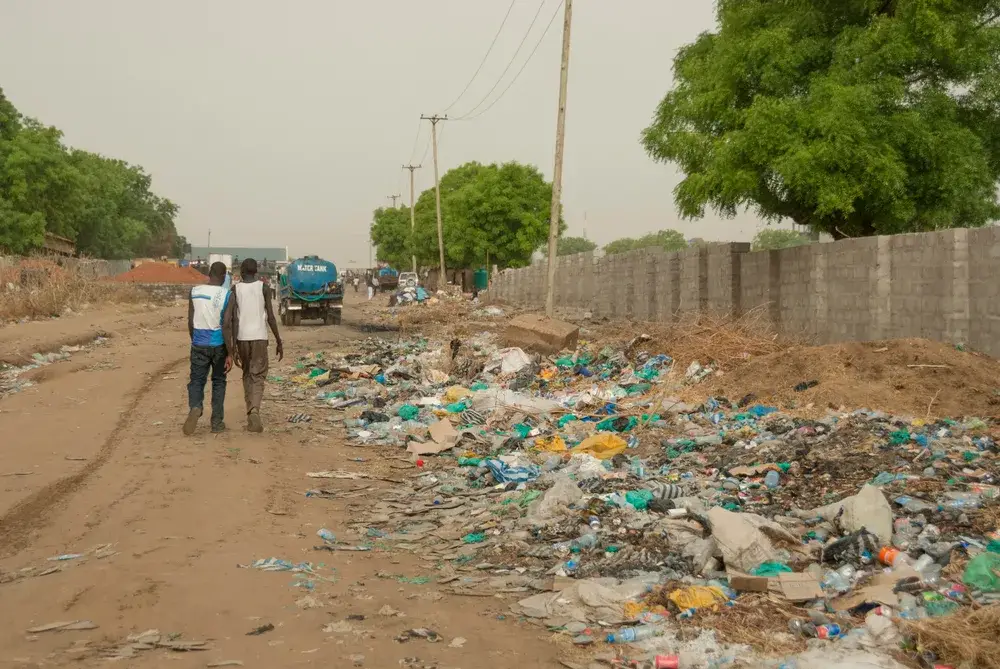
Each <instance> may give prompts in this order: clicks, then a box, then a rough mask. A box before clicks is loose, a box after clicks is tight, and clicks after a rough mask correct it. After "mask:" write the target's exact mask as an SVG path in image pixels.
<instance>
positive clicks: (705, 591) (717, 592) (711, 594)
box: [668, 585, 729, 611]
mask: <svg viewBox="0 0 1000 669" xmlns="http://www.w3.org/2000/svg"><path fill="white" fill-rule="evenodd" d="M668 597H669V598H670V601H672V602H673V603H674V604H676V605H677V608H679V609H680V610H681V611H684V610H686V609H706V608H711V607H715V606H718V605H719V604H725V603H726V602H727V601H729V597H727V596H726V593H725V592H723V590H722V588H720V587H718V586H714V585H692V586H688V587H687V588H681V589H678V590H674V591H673V592H671V593H670V595H668Z"/></svg>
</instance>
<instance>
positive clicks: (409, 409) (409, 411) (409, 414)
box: [398, 404, 420, 420]
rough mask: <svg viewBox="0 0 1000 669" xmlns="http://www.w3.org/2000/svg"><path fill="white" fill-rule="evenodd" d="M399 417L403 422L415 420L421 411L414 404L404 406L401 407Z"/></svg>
mask: <svg viewBox="0 0 1000 669" xmlns="http://www.w3.org/2000/svg"><path fill="white" fill-rule="evenodd" d="M398 413H399V417H400V418H402V419H403V420H414V419H416V417H417V416H418V415H419V414H420V409H419V408H417V407H415V406H413V405H412V404H404V405H403V406H401V407H399V412H398Z"/></svg>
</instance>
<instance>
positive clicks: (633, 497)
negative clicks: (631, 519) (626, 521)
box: [625, 490, 653, 511]
mask: <svg viewBox="0 0 1000 669" xmlns="http://www.w3.org/2000/svg"><path fill="white" fill-rule="evenodd" d="M625 501H626V502H628V503H629V504H630V505H632V508H634V509H635V510H636V511H645V510H646V509H647V508H648V507H649V503H650V502H652V501H653V493H651V492H649V491H648V490H629V491H628V492H627V493H625Z"/></svg>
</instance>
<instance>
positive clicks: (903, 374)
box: [692, 339, 1000, 418]
mask: <svg viewBox="0 0 1000 669" xmlns="http://www.w3.org/2000/svg"><path fill="white" fill-rule="evenodd" d="M813 382H817V383H816V384H815V385H812V384H813ZM800 384H804V385H808V386H810V387H808V388H806V389H805V390H801V388H802V387H803V386H802V385H800ZM796 386H799V387H800V390H796V389H795V388H796ZM692 391H693V392H697V394H698V395H700V396H702V397H704V394H705V392H706V391H708V392H709V393H710V394H713V395H716V396H725V397H730V398H740V397H744V396H746V395H748V394H750V393H753V394H754V395H756V396H757V400H756V401H759V402H763V403H767V404H775V405H778V406H782V407H800V408H801V407H805V406H807V405H809V404H812V405H813V406H815V407H816V408H817V409H820V410H823V411H825V410H826V409H827V408H839V407H848V408H853V407H865V408H868V409H880V410H883V411H887V412H890V413H897V414H908V415H911V416H914V417H917V418H924V417H930V418H938V417H955V418H958V417H963V416H976V417H981V418H986V417H995V416H997V415H998V414H1000V361H997V360H995V359H993V358H991V357H989V356H986V355H983V354H980V353H973V352H968V351H962V350H958V349H956V348H955V347H954V346H951V345H949V344H942V343H940V342H934V341H929V340H926V339H894V340H888V341H876V342H851V343H844V344H828V345H826V346H792V347H790V348H787V349H784V350H781V351H777V352H775V353H771V354H768V355H764V356H761V357H755V358H752V359H750V360H749V361H748V362H747V363H746V364H743V365H739V366H737V367H736V368H734V369H732V370H731V371H728V372H727V373H725V374H724V375H722V376H711V377H709V379H708V380H706V381H704V382H703V383H701V384H698V385H697V386H695V387H694V388H693V389H692Z"/></svg>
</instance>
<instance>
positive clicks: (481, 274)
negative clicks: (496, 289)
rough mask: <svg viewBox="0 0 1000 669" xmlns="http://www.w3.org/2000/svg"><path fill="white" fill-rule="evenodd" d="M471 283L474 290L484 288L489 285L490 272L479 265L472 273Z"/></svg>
mask: <svg viewBox="0 0 1000 669" xmlns="http://www.w3.org/2000/svg"><path fill="white" fill-rule="evenodd" d="M472 283H473V285H474V286H475V287H476V290H486V289H487V288H489V287H490V273H489V272H487V271H486V269H485V268H482V267H480V268H479V269H477V270H476V271H475V272H474V273H473V275H472Z"/></svg>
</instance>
